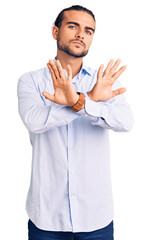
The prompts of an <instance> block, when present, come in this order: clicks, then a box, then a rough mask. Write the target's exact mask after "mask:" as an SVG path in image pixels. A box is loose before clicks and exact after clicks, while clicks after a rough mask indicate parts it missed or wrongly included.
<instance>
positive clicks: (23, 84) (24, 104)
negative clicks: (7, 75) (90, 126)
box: [17, 74, 79, 133]
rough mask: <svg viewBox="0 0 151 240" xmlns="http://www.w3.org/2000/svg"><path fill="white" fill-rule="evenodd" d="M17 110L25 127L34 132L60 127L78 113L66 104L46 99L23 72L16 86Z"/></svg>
mask: <svg viewBox="0 0 151 240" xmlns="http://www.w3.org/2000/svg"><path fill="white" fill-rule="evenodd" d="M17 95H18V110H19V114H20V116H21V118H22V121H23V123H24V125H25V126H26V128H27V129H28V130H29V131H31V132H34V133H42V132H45V131H48V130H50V129H53V128H55V127H61V126H64V125H66V124H68V123H69V122H71V121H73V120H74V119H76V118H78V117H79V115H78V114H77V113H76V112H74V111H72V110H71V109H69V108H68V107H67V106H63V105H59V104H55V103H52V102H49V105H48V101H47V103H46V100H45V99H44V98H43V100H42V96H41V95H40V92H39V91H38V90H37V89H36V88H35V85H34V83H33V79H32V78H31V75H30V74H25V75H24V76H23V77H22V78H20V79H19V82H18V88H17Z"/></svg>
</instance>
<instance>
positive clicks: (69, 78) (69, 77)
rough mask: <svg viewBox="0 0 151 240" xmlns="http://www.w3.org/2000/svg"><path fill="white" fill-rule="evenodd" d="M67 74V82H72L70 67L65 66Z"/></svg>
mask: <svg viewBox="0 0 151 240" xmlns="http://www.w3.org/2000/svg"><path fill="white" fill-rule="evenodd" d="M67 74H68V78H67V79H68V80H70V81H71V80H72V70H71V66H70V65H67Z"/></svg>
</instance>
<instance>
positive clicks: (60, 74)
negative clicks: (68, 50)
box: [56, 60, 66, 80]
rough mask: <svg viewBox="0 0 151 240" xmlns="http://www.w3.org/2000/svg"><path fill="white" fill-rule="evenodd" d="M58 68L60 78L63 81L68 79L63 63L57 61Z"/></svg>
mask: <svg viewBox="0 0 151 240" xmlns="http://www.w3.org/2000/svg"><path fill="white" fill-rule="evenodd" d="M56 66H57V69H58V72H59V76H60V78H61V79H62V80H63V79H65V78H66V76H65V72H64V70H63V68H62V66H61V63H60V61H59V60H56Z"/></svg>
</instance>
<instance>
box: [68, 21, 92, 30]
mask: <svg viewBox="0 0 151 240" xmlns="http://www.w3.org/2000/svg"><path fill="white" fill-rule="evenodd" d="M66 24H74V25H76V26H80V24H79V23H77V22H67V23H66ZM85 28H86V29H89V30H91V31H92V32H95V29H94V28H91V27H87V26H86V27H85Z"/></svg>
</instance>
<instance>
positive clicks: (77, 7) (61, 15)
mask: <svg viewBox="0 0 151 240" xmlns="http://www.w3.org/2000/svg"><path fill="white" fill-rule="evenodd" d="M71 10H76V11H83V12H87V13H88V14H90V15H91V16H92V17H93V19H94V21H95V16H94V14H93V12H92V11H91V10H89V9H87V8H85V7H82V6H80V5H73V6H71V7H69V8H65V9H63V10H62V11H61V12H60V13H59V14H58V17H57V18H56V20H55V23H54V24H55V26H56V27H58V28H60V27H61V24H62V21H63V18H64V12H66V11H71Z"/></svg>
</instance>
